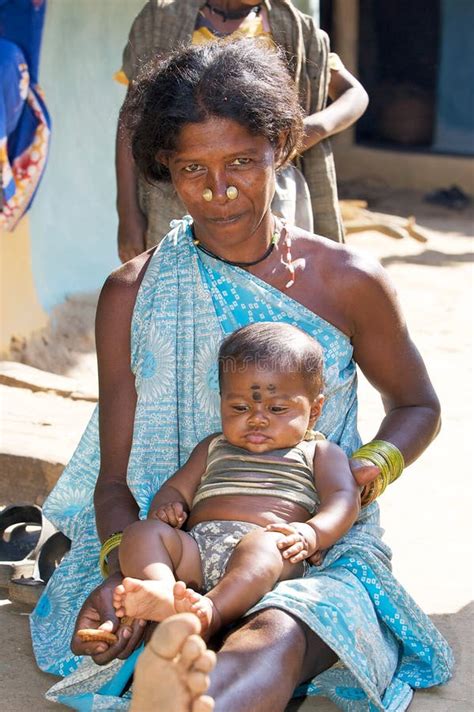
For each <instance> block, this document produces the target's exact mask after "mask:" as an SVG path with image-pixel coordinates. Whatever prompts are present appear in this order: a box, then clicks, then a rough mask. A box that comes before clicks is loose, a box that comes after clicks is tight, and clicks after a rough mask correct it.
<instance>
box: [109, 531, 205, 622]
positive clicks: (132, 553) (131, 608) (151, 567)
mask: <svg viewBox="0 0 474 712" xmlns="http://www.w3.org/2000/svg"><path fill="white" fill-rule="evenodd" d="M119 559H120V567H121V569H122V572H123V573H124V574H125V576H126V578H125V579H124V580H123V583H122V584H121V585H120V586H117V588H116V589H115V592H114V606H115V608H116V609H117V615H118V616H123V615H127V616H132V617H134V618H144V619H146V620H155V621H161V620H163V619H164V618H166V617H167V616H169V615H172V614H173V613H175V612H176V611H175V608H174V599H173V586H174V584H175V581H176V578H175V574H177V575H179V576H180V577H182V578H184V579H185V580H186V581H188V582H190V583H191V582H192V584H193V585H196V586H199V585H200V582H201V565H200V556H199V552H198V549H197V546H196V543H195V541H194V539H192V538H191V537H190V536H189V535H188V534H186V533H185V532H182V531H181V530H179V529H174V528H173V527H170V526H169V525H168V524H165V523H164V522H160V521H155V520H146V521H141V522H136V523H134V524H132V525H131V526H129V527H128V528H127V529H126V531H125V532H124V535H123V539H122V543H121V544H120V550H119Z"/></svg>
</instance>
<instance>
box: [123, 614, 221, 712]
mask: <svg viewBox="0 0 474 712" xmlns="http://www.w3.org/2000/svg"><path fill="white" fill-rule="evenodd" d="M199 630H200V623H199V620H198V618H196V616H194V615H192V614H190V613H180V614H178V615H175V616H171V617H170V618H167V620H165V621H163V623H161V624H160V625H159V626H158V627H157V629H156V630H155V632H154V633H153V635H152V637H151V640H150V642H149V644H148V645H147V646H146V648H145V650H144V651H143V653H142V654H141V655H140V657H139V658H138V661H137V665H136V667H135V674H134V681H133V688H132V703H131V705H130V712H157V711H159V712H211V711H212V710H213V709H214V700H213V699H212V698H211V697H208V696H207V695H204V694H203V693H204V692H206V690H207V689H208V687H209V673H210V672H211V670H212V669H213V668H214V665H215V664H216V656H215V654H214V653H213V652H212V651H211V650H207V649H206V645H205V643H204V641H203V639H202V638H201V637H199V635H197V634H198V633H199Z"/></svg>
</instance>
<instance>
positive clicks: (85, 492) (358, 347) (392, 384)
mask: <svg viewBox="0 0 474 712" xmlns="http://www.w3.org/2000/svg"><path fill="white" fill-rule="evenodd" d="M125 115H126V117H127V121H128V130H129V131H130V132H131V135H133V146H132V147H133V153H134V157H135V160H136V162H137V165H138V166H139V168H140V170H141V171H142V172H143V174H144V175H145V176H146V177H147V178H148V179H149V180H162V179H163V178H167V179H168V180H172V183H173V186H174V188H175V190H176V191H177V193H178V195H179V196H180V198H181V200H182V201H183V203H184V204H185V205H186V207H187V209H188V210H189V213H190V216H188V217H186V218H184V219H183V220H180V221H177V222H176V223H175V226H174V227H173V229H172V230H171V232H170V233H169V235H168V236H167V237H166V238H165V240H164V241H163V242H162V243H161V244H160V246H159V248H157V249H152V250H150V251H149V252H147V253H144V254H143V255H140V256H139V257H137V258H135V259H133V260H132V261H131V262H129V263H127V264H125V265H124V266H123V267H121V268H120V269H119V270H118V271H116V272H115V273H114V274H113V275H111V277H109V279H108V280H107V282H106V284H105V286H104V289H103V291H102V294H101V297H100V301H99V306H98V313H97V351H98V360H99V382H100V408H99V410H98V411H97V412H96V413H95V415H94V416H93V418H92V420H91V423H90V424H89V426H88V428H87V430H86V432H85V434H84V436H83V438H82V440H81V443H80V445H79V447H78V449H77V451H76V453H75V455H74V457H73V459H72V461H71V463H70V464H69V466H68V468H67V469H66V470H65V472H64V474H63V476H62V477H61V479H60V481H59V483H58V484H57V486H56V487H55V489H54V490H53V492H52V493H51V495H50V497H49V498H48V501H47V503H46V506H45V512H46V515H47V516H48V518H50V519H52V520H53V522H54V523H55V524H56V526H58V527H59V528H60V529H62V530H63V531H64V532H65V533H66V534H67V536H69V537H70V538H71V539H72V549H71V552H70V554H69V555H68V557H67V558H65V559H64V561H63V562H62V564H61V565H60V566H59V568H58V569H57V571H56V573H55V574H54V576H53V577H52V578H51V579H50V581H49V583H48V586H47V588H46V590H45V592H44V594H43V596H42V598H41V600H40V602H39V603H38V606H37V608H36V609H35V611H34V613H33V614H32V620H31V625H32V635H33V643H34V647H35V652H36V656H37V660H38V663H39V665H40V666H41V667H42V668H43V669H44V670H46V671H49V672H52V673H55V674H61V675H63V676H64V675H66V678H65V680H63V681H61V682H60V683H58V684H57V685H56V686H55V688H53V690H52V691H51V692H50V693H49V697H50V698H51V699H55V700H57V701H60V702H63V703H64V704H69V705H71V706H76V707H77V706H79V705H82V707H83V708H86V706H87V708H88V709H91V708H92V707H93V706H97V708H99V707H100V708H102V709H104V708H105V709H126V708H127V707H128V704H129V698H130V697H131V696H132V694H133V687H132V692H131V691H130V689H129V688H130V678H131V676H132V674H133V670H134V666H135V662H136V659H137V657H138V655H139V654H140V652H141V647H139V642H140V641H141V638H142V637H143V632H144V626H143V625H142V624H141V623H142V622H141V621H134V622H133V623H132V624H127V623H126V622H122V624H120V622H119V621H118V619H117V617H116V616H115V612H114V609H113V604H112V594H113V591H114V590H115V588H116V586H117V585H118V584H120V582H121V580H122V574H121V572H120V567H119V563H118V548H117V547H118V544H119V542H120V535H119V534H118V533H119V532H123V531H124V530H125V529H126V528H127V527H128V526H129V525H130V524H132V523H133V522H135V521H136V520H137V519H138V518H141V519H143V518H145V517H146V514H147V511H148V509H149V507H150V503H151V500H152V498H153V496H154V494H155V492H156V491H157V490H158V489H159V487H160V486H161V484H162V483H164V482H165V481H166V480H167V479H168V477H170V476H171V474H172V473H173V472H174V471H176V470H177V469H178V468H179V467H180V466H181V465H182V464H183V463H184V462H185V461H186V460H187V459H188V457H189V455H190V453H191V451H192V450H193V448H194V447H195V446H196V444H197V443H198V442H199V441H200V440H202V439H203V438H204V437H206V436H207V435H209V434H210V433H213V432H216V431H219V430H220V429H221V425H220V419H219V393H218V376H217V367H216V360H217V359H216V354H217V352H218V348H219V345H220V343H221V341H222V339H223V337H224V336H225V335H227V334H229V333H231V332H233V331H234V330H235V329H236V328H238V327H241V326H245V325H246V324H249V323H252V322H256V321H281V322H288V323H291V324H294V325H295V326H298V327H299V328H300V329H302V330H303V331H306V332H307V333H308V334H311V335H312V336H313V337H314V338H316V339H317V340H318V342H319V343H320V344H321V346H322V348H323V352H324V370H325V392H324V395H325V403H324V407H323V409H322V413H321V416H320V418H319V420H318V429H319V430H320V431H321V432H322V433H324V435H325V436H326V437H327V438H328V440H330V441H333V442H335V443H337V444H338V445H339V446H340V447H341V448H342V449H343V450H344V451H345V452H346V454H348V455H351V454H354V453H355V456H353V460H352V470H353V473H354V475H355V477H356V480H357V481H358V482H359V484H361V485H366V486H365V489H364V493H363V497H362V503H363V505H364V506H363V507H362V509H361V513H360V515H359V517H358V519H357V521H356V523H355V524H354V526H353V527H352V528H351V529H350V531H349V532H348V533H347V534H346V535H345V536H344V537H343V538H342V539H341V540H340V541H339V542H338V543H337V544H336V545H335V546H334V547H333V548H332V549H331V551H330V553H329V554H328V555H327V556H325V558H324V560H323V562H322V563H321V564H320V565H318V566H314V567H313V569H312V571H311V573H310V575H309V576H306V577H305V578H302V579H299V578H296V579H292V580H289V581H282V582H280V583H279V584H278V585H277V586H276V587H275V588H274V589H273V590H272V591H271V592H270V593H268V594H266V595H265V596H264V597H263V598H262V599H261V600H260V601H259V603H258V604H257V605H256V606H254V607H253V608H252V609H251V611H250V615H249V616H247V617H246V618H245V619H244V621H243V622H242V623H241V624H240V625H237V626H235V627H234V628H232V629H231V630H230V631H229V632H227V635H226V636H225V637H224V639H223V641H220V642H218V641H215V647H216V649H217V665H216V667H215V670H214V671H213V673H212V675H211V686H210V689H209V695H210V696H211V698H213V699H214V700H215V705H216V709H217V710H226V711H228V712H241V711H242V710H252V712H282V711H283V710H284V709H285V707H286V706H287V704H288V701H289V700H290V699H291V697H292V695H293V694H294V692H295V688H297V687H298V686H300V687H299V688H298V690H297V694H300V695H301V694H323V695H327V696H329V697H330V698H331V699H332V700H333V701H334V702H335V703H336V704H337V705H338V706H339V707H340V708H342V709H346V710H349V709H350V710H354V709H360V710H368V709H369V708H370V709H377V710H384V709H397V710H404V709H406V707H407V706H408V704H409V702H410V699H411V696H412V690H411V688H414V687H416V688H418V687H423V686H430V685H436V684H440V683H443V682H445V681H446V680H448V679H449V677H450V675H451V668H452V655H451V651H450V649H449V647H448V645H447V644H446V642H445V641H444V640H443V638H442V637H441V636H440V634H439V633H438V631H437V630H436V629H435V628H434V626H433V625H432V623H431V622H430V620H429V619H428V617H427V616H426V615H424V614H423V612H422V611H421V610H420V609H419V608H418V607H417V606H416V604H415V603H414V602H413V600H412V599H411V598H410V597H409V596H408V594H407V593H406V592H405V591H404V590H403V588H402V587H401V586H400V585H399V584H398V583H397V581H396V580H395V578H394V577H393V575H392V573H391V570H390V550H389V548H388V547H387V546H386V545H385V544H384V543H383V542H382V540H381V529H380V526H379V510H378V506H377V503H376V502H375V501H374V500H375V498H376V497H377V496H378V495H379V494H380V493H381V492H382V491H383V489H384V488H385V487H386V485H387V484H388V483H389V482H390V481H392V480H393V479H395V478H396V477H397V476H398V475H399V474H400V473H401V470H402V465H403V460H404V461H405V463H407V464H409V463H411V462H413V460H415V459H416V458H417V457H418V456H419V455H420V454H421V453H422V452H423V450H424V449H425V448H426V446H427V445H428V444H429V443H430V442H431V440H432V439H433V438H434V437H435V435H436V434H437V432H438V429H439V403H438V400H437V398H436V395H435V393H434V391H433V388H432V386H431V383H430V380H429V377H428V375H427V372H426V369H425V366H424V364H423V361H422V359H421V357H420V355H419V353H418V351H417V349H416V348H415V346H414V345H413V343H412V341H411V339H410V337H409V334H408V332H407V327H406V324H405V321H404V319H403V316H402V314H401V312H400V308H399V306H398V303H397V300H396V296H395V291H394V289H393V287H392V285H391V284H390V282H389V280H388V278H387V275H386V274H385V272H384V271H383V269H382V268H381V267H380V265H378V264H377V263H374V262H372V261H370V260H369V259H367V258H365V257H362V256H359V255H358V254H356V253H354V252H353V251H352V250H350V249H349V248H348V247H345V246H344V245H341V244H337V243H335V242H332V241H330V240H328V239H326V238H323V237H320V236H317V235H311V234H309V233H306V232H304V231H302V230H299V229H297V228H287V229H286V230H285V231H282V226H281V224H280V223H279V222H278V221H276V220H275V218H274V217H273V215H272V214H271V210H270V204H271V200H272V197H273V192H274V186H275V171H276V169H277V168H278V167H279V166H280V165H282V164H284V163H285V162H286V161H287V160H289V159H290V158H291V156H292V155H294V153H295V151H297V150H298V147H299V145H300V141H301V133H302V118H301V112H300V109H299V107H298V100H297V95H296V92H295V90H294V86H293V84H292V82H291V80H290V79H289V77H288V74H287V72H286V69H285V67H284V64H283V63H282V62H281V61H279V60H278V58H277V57H276V56H275V54H274V53H273V52H271V53H270V52H268V51H265V50H263V49H261V48H259V47H257V46H255V44H253V43H249V42H247V41H241V42H235V43H224V44H221V43H212V44H207V45H205V46H203V47H194V48H190V49H186V50H183V51H182V52H180V53H178V54H175V55H173V56H172V57H171V58H170V59H168V60H167V61H166V62H164V63H163V64H161V65H159V66H151V67H150V70H149V73H148V74H147V75H146V76H145V77H144V78H143V80H142V81H141V82H139V83H138V84H137V85H136V86H135V87H134V89H133V91H132V92H131V93H130V94H129V98H128V103H127V107H126V114H125ZM356 364H359V366H360V368H361V369H362V371H363V372H364V373H365V374H366V376H367V377H368V379H369V380H370V381H371V382H372V383H373V384H374V385H375V387H376V388H377V389H378V390H379V392H380V393H381V395H383V399H384V405H385V411H386V415H385V417H384V419H383V421H382V423H381V425H380V427H379V429H378V432H377V433H376V434H375V439H374V441H371V442H370V443H368V444H366V445H365V446H364V447H363V448H362V449H359V448H360V445H361V441H360V438H359V435H358V433H357V424H356V419H357V395H356ZM99 434H100V440H99ZM358 449H359V450H358ZM357 450H358V452H356V451H357ZM358 458H360V459H358ZM367 461H369V462H372V463H374V464H376V465H377V466H378V467H379V468H380V475H378V476H377V478H376V479H375V480H373V481H372V482H370V483H367V482H364V481H363V479H364V478H363V477H362V476H361V474H360V472H361V471H362V470H360V471H359V475H358V467H359V466H360V465H361V464H367ZM364 471H365V470H364ZM94 515H95V516H94ZM101 542H102V547H101ZM101 549H102V555H101V560H102V562H103V563H104V564H105V566H104V567H103V569H104V573H105V576H106V578H105V580H102V579H101V574H100V570H99V565H98V561H99V554H100V553H101ZM86 597H87V598H86ZM84 599H86V600H85V602H84ZM81 606H82V608H81ZM182 615H185V616H186V617H185V618H184V619H182V618H180V619H178V621H176V620H173V619H170V621H171V622H169V621H165V622H164V623H163V624H162V625H163V626H165V629H164V637H165V639H166V635H167V631H168V632H169V626H170V625H171V626H172V627H173V626H174V625H178V626H181V625H182V624H183V620H184V623H185V627H187V626H188V624H189V621H190V620H191V629H189V628H187V629H186V630H185V632H184V636H182V629H180V632H179V633H178V632H176V634H175V633H173V630H172V631H171V636H168V637H171V638H172V639H174V641H175V643H176V645H177V646H178V647H180V646H181V642H182V641H183V638H184V639H187V637H188V634H189V633H193V632H196V631H197V629H198V628H199V625H198V619H197V618H192V617H191V619H189V617H188V616H189V615H192V614H182ZM193 620H195V621H196V624H197V625H196V626H194V627H193V623H192V621H193ZM74 623H76V631H77V630H79V629H83V628H89V629H99V628H100V630H101V633H99V634H102V633H103V632H104V631H106V632H108V633H110V632H114V633H116V634H117V639H115V640H114V638H113V637H111V640H114V642H112V643H111V644H107V643H105V642H101V641H99V642H94V641H81V639H80V638H79V637H78V636H77V634H75V635H74V637H73V642H72V650H73V653H74V654H71V652H70V650H69V641H70V638H71V635H72V633H73V628H74ZM159 631H160V629H159ZM158 634H159V635H162V634H163V629H161V632H159V633H158ZM190 640H191V642H192V641H193V640H194V638H193V637H192V635H191V638H190ZM162 643H163V640H162V638H160V639H159V640H158V641H157V639H156V638H153V639H152V645H153V646H154V649H155V650H156V649H157V647H156V646H158V650H159V651H161V653H163V651H164V653H165V654H164V656H163V657H164V658H165V659H167V657H169V656H171V658H172V659H174V658H175V653H176V652H178V650H177V649H176V650H174V649H172V647H170V646H168V648H167V647H166V640H165V645H164V646H163V644H162ZM185 652H186V655H187V652H189V651H188V648H187V646H186V642H185V643H184V649H183V655H184V657H185V658H186V655H185ZM147 655H148V658H149V656H150V655H152V652H151V651H150V650H149V651H148V653H147ZM76 656H84V657H83V659H82V661H80V659H79V658H78V657H76ZM198 658H199V660H200V662H199V665H198V667H197V672H199V674H200V675H203V674H204V673H205V669H207V670H209V669H210V667H211V666H212V661H211V660H210V659H209V658H208V657H205V656H204V657H203V658H202V660H201V654H200V653H199V652H198ZM143 659H145V661H146V657H145V656H144V658H143ZM187 659H188V662H189V660H191V659H194V658H193V657H192V656H191V657H188V658H187ZM338 659H339V663H338V665H337V666H335V667H331V666H333V664H334V663H335V662H336V661H337V660H338ZM111 661H113V662H111ZM79 663H80V664H79ZM105 663H111V664H110V665H107V666H106V667H103V666H104V664H105ZM78 664H79V667H78ZM75 668H77V670H76V669H75ZM138 672H139V674H138V677H137V679H136V694H137V697H136V698H135V703H133V707H132V709H133V708H134V709H140V710H146V709H152V708H153V709H160V710H162V712H167V710H168V709H171V708H172V709H173V712H189V711H190V710H191V704H193V703H192V702H191V701H190V697H189V695H190V693H189V690H188V689H183V684H184V683H185V682H186V680H185V676H184V677H183V674H182V670H181V671H179V670H178V674H176V675H175V676H174V677H173V675H172V673H171V671H169V672H168V673H166V674H165V679H166V681H167V684H166V686H165V687H166V688H168V689H172V701H171V703H170V702H169V701H168V702H166V701H163V700H162V699H159V698H158V699H154V698H152V692H153V690H155V691H156V693H157V694H162V693H163V685H160V684H159V683H158V680H159V679H160V678H159V676H158V675H157V676H153V674H151V675H148V674H147V675H145V676H146V677H147V678H148V682H149V683H150V684H149V686H148V689H146V691H145V692H144V693H143V689H144V688H143V686H142V682H143V675H142V672H143V666H142V665H140V666H139V671H138ZM276 672H278V674H276ZM68 673H69V674H68ZM204 677H205V675H204ZM191 679H192V680H193V679H194V678H193V677H192V676H191ZM155 683H156V684H155ZM301 685H302V686H301ZM191 687H192V688H193V694H194V692H196V690H195V688H194V683H193V685H191ZM203 689H204V687H203V688H202V690H203ZM140 690H142V692H140ZM202 690H201V691H202ZM142 693H143V694H142ZM145 699H148V700H149V706H147V705H148V703H147V702H146V701H145ZM170 704H171V705H175V706H174V707H170Z"/></svg>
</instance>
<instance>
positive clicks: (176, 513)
mask: <svg viewBox="0 0 474 712" xmlns="http://www.w3.org/2000/svg"><path fill="white" fill-rule="evenodd" d="M187 518H188V515H187V513H186V512H185V510H184V506H183V503H182V502H167V504H160V505H159V506H158V507H157V508H156V509H154V510H153V511H151V512H150V513H149V514H148V519H159V520H160V521H162V522H165V524H169V526H170V527H174V528H175V529H181V527H182V526H183V524H184V522H185V521H186V519H187Z"/></svg>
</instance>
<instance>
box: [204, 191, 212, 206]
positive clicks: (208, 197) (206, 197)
mask: <svg viewBox="0 0 474 712" xmlns="http://www.w3.org/2000/svg"><path fill="white" fill-rule="evenodd" d="M202 197H203V198H204V200H205V201H206V203H210V202H211V200H212V198H213V195H212V190H211V189H210V188H205V189H204V190H203V191H202Z"/></svg>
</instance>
